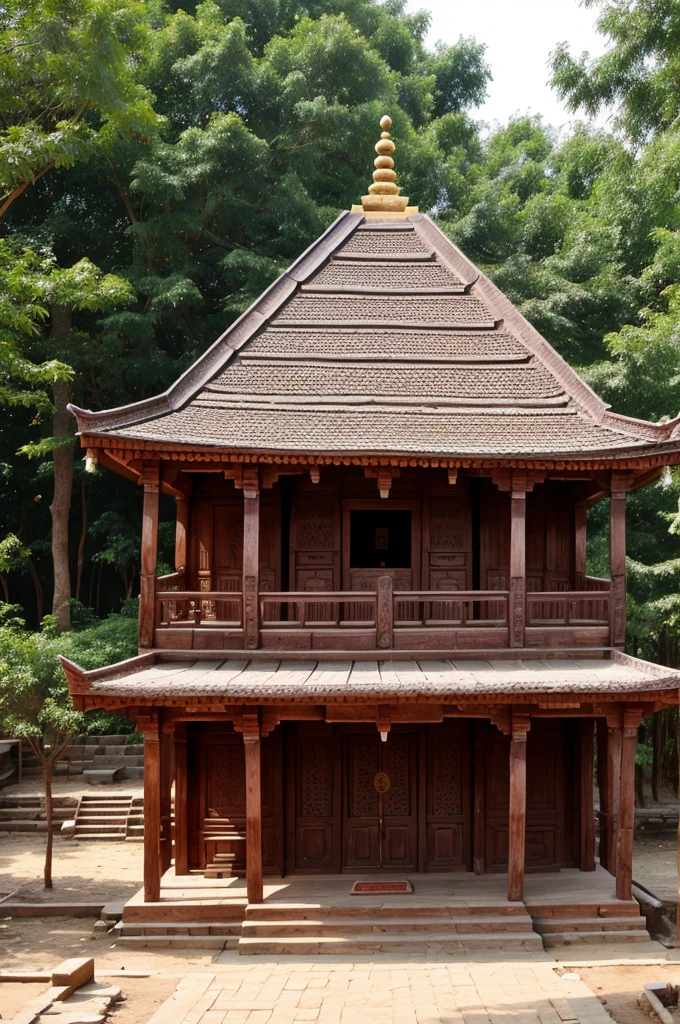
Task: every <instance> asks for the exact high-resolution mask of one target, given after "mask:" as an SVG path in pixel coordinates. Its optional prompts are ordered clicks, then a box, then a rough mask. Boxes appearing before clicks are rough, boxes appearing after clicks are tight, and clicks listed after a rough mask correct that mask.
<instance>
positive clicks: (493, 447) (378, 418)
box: [116, 392, 649, 457]
mask: <svg viewBox="0 0 680 1024" xmlns="http://www.w3.org/2000/svg"><path fill="white" fill-rule="evenodd" d="M116 435H117V436H118V437H127V438H134V439H138V440H148V441H159V442H162V441H180V440H182V439H184V438H189V437H190V438H191V441H192V443H193V444H197V445H218V446H222V447H226V448H236V449H239V448H245V449H251V450H264V451H296V452H316V451H324V452H332V453H345V452H349V453H351V452H366V451H368V452H377V453H385V454H392V453H397V454H398V453H401V452H405V453H407V454H410V453H413V454H414V455H416V454H420V455H428V456H443V457H447V456H448V457H451V456H461V457H465V456H475V455H480V454H485V453H486V454H489V455H507V456H509V455H520V454H526V453H527V452H530V453H531V454H532V456H534V457H537V456H540V455H544V456H547V455H550V454H560V455H567V454H569V455H579V454H583V453H589V454H592V453H593V452H605V451H608V450H610V449H617V450H618V449H621V450H624V449H632V450H638V449H643V448H644V447H645V446H649V443H648V442H647V441H646V439H644V438H640V437H635V436H632V435H631V434H628V433H624V432H623V431H618V430H612V429H610V428H607V427H604V426H601V425H598V424H597V423H594V422H593V421H592V420H590V419H588V418H587V417H586V416H585V415H582V414H580V413H577V412H576V411H575V410H572V409H562V408H554V409H532V410H531V411H530V412H523V411H522V410H519V411H518V410H515V409H507V410H506V411H504V412H499V411H498V410H497V409H489V410H480V411H477V410H474V411H473V410H470V411H463V410H457V411H450V410H447V409H438V410H437V409H433V410H431V411H427V410H425V409H422V408H420V407H415V408H411V409H409V408H405V407H404V406H403V405H401V406H398V407H396V408H395V409H374V408H370V407H367V406H366V405H359V404H357V403H354V404H352V406H351V408H346V409H342V408H338V407H337V406H336V407H333V406H331V405H330V404H328V405H325V406H317V407H316V408H309V407H307V406H299V407H292V406H286V405H285V404H284V403H283V401H282V402H281V403H280V404H279V403H273V402H268V403H266V404H265V403H263V404H261V405H258V404H256V403H255V402H245V401H244V402H243V403H238V402H235V401H232V402H229V401H227V400H225V399H223V398H222V399H220V397H219V396H210V394H209V393H208V392H203V394H202V396H201V397H200V398H197V399H195V400H194V401H193V402H192V403H191V405H188V406H186V407H185V408H184V409H181V410H179V411H177V412H171V413H167V414H165V415H163V416H159V417H156V418H155V419H150V420H147V421H146V422H144V423H138V424H135V425H133V426H129V427H120V428H118V429H117V430H116Z"/></svg>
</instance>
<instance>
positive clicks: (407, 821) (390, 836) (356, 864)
mask: <svg viewBox="0 0 680 1024" xmlns="http://www.w3.org/2000/svg"><path fill="white" fill-rule="evenodd" d="M417 753H418V736H417V734H415V733H398V732H397V733H390V735H389V736H388V738H387V741H386V742H385V743H383V742H382V740H381V739H380V736H379V735H378V733H373V732H365V733H358V734H350V735H347V736H345V737H344V750H343V761H344V780H345V792H344V821H343V852H344V856H343V868H344V869H345V870H354V871H356V870H364V871H370V870H376V869H380V868H384V869H387V870H390V869H393V870H398V869H410V870H414V869H415V868H416V867H417V852H418V816H417Z"/></svg>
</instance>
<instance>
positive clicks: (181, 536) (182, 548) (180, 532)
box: [175, 498, 189, 590]
mask: <svg viewBox="0 0 680 1024" xmlns="http://www.w3.org/2000/svg"><path fill="white" fill-rule="evenodd" d="M175 501H176V505H177V518H176V519H175V572H179V573H181V574H182V579H181V580H180V585H179V589H180V590H183V589H184V584H185V579H184V576H185V574H186V568H187V529H188V526H189V501H188V499H187V498H176V499H175Z"/></svg>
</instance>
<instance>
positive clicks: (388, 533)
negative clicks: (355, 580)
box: [350, 509, 411, 569]
mask: <svg viewBox="0 0 680 1024" xmlns="http://www.w3.org/2000/svg"><path fill="white" fill-rule="evenodd" d="M350 565H351V566H352V568H353V569H410V568H411V512H410V511H396V510H394V511H387V510H385V511H384V512H383V510H382V509H370V510H364V509H360V510H354V511H352V512H350Z"/></svg>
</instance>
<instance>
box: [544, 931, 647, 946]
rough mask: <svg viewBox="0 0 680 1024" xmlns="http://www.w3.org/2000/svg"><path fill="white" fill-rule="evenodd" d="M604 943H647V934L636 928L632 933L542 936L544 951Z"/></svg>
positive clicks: (582, 933) (573, 933)
mask: <svg viewBox="0 0 680 1024" xmlns="http://www.w3.org/2000/svg"><path fill="white" fill-rule="evenodd" d="M606 942H649V934H648V932H647V931H645V930H641V929H639V928H636V929H635V930H634V931H606V932H603V931H599V932H547V933H546V934H545V935H544V936H543V945H544V946H545V948H546V949H552V948H553V947H554V946H587V945H591V944H597V945H600V944H601V943H606Z"/></svg>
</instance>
